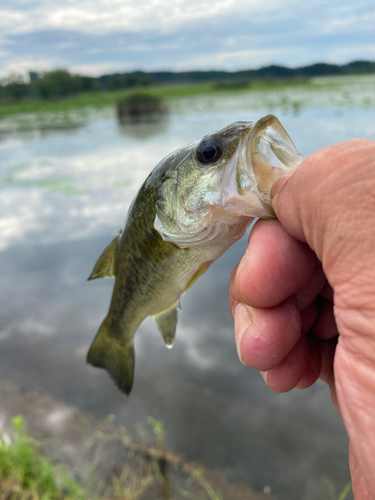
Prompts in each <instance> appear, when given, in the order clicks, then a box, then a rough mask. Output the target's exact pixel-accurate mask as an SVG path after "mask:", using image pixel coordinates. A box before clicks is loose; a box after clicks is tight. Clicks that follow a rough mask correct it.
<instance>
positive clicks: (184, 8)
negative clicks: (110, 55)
mask: <svg viewBox="0 0 375 500" xmlns="http://www.w3.org/2000/svg"><path fill="white" fill-rule="evenodd" d="M295 1H296V0H283V1H282V0H269V1H268V2H259V1H258V0H249V1H245V0H219V1H217V2H215V3H212V2H211V1H209V0H206V1H203V2H202V1H201V0H190V1H187V0H179V1H175V0H139V1H138V2H137V3H135V2H133V1H132V0H126V1H124V0H117V1H113V2H111V4H110V7H109V4H108V2H107V0H82V1H81V2H79V4H77V3H76V2H72V1H71V0H62V1H60V2H58V3H51V2H46V1H39V2H37V3H35V4H34V7H31V8H29V9H27V10H23V9H22V8H21V7H20V8H19V10H16V9H15V5H13V6H12V7H10V8H7V9H4V8H3V9H1V10H0V26H1V27H2V28H3V29H5V30H8V31H9V29H10V28H11V30H12V33H26V32H32V31H37V30H41V29H43V30H45V29H69V30H77V29H79V30H80V31H83V32H89V33H93V32H95V33H98V34H99V33H109V32H112V31H117V30H125V31H129V32H140V31H158V32H171V31H174V30H176V29H178V28H179V27H181V26H182V25H184V24H186V23H190V22H195V21H198V20H204V19H212V18H215V17H225V16H228V15H238V14H243V13H244V12H246V13H252V14H254V15H256V14H258V13H261V12H270V11H273V10H276V9H280V8H285V7H286V5H287V4H288V3H289V4H291V3H294V2H295ZM18 4H19V2H18ZM19 5H20V4H19ZM16 6H17V3H16Z"/></svg>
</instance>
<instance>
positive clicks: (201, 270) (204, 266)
mask: <svg viewBox="0 0 375 500" xmlns="http://www.w3.org/2000/svg"><path fill="white" fill-rule="evenodd" d="M211 264H212V261H209V262H204V263H203V264H202V265H201V267H200V268H199V269H198V271H196V272H195V273H194V274H193V276H191V277H190V279H189V281H188V282H187V283H186V285H185V288H184V291H183V295H184V294H185V293H186V292H187V291H188V290H189V288H190V287H192V286H193V285H194V283H195V282H196V281H197V279H198V278H200V277H201V276H202V275H203V274H204V273H205V272H206V271H207V269H208V268H209V267H210V265H211Z"/></svg>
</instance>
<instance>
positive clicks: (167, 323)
mask: <svg viewBox="0 0 375 500" xmlns="http://www.w3.org/2000/svg"><path fill="white" fill-rule="evenodd" d="M179 306H180V301H178V302H177V303H176V304H173V306H172V307H170V308H168V309H165V310H164V311H162V312H161V313H159V314H155V316H153V318H154V320H155V321H156V324H157V327H158V328H159V331H160V333H161V334H162V336H163V339H164V342H165V345H166V346H167V347H169V348H171V347H173V343H174V337H175V334H176V325H177V308H178V307H179Z"/></svg>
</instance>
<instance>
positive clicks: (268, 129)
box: [237, 115, 303, 216]
mask: <svg viewBox="0 0 375 500" xmlns="http://www.w3.org/2000/svg"><path fill="white" fill-rule="evenodd" d="M245 156H246V158H245V161H244V162H243V164H242V165H240V163H239V164H238V168H237V191H238V193H239V194H240V195H241V194H242V195H243V196H244V198H246V194H247V191H249V190H250V191H251V192H252V193H253V194H256V196H257V197H258V198H259V202H260V203H261V205H262V207H263V208H264V209H265V210H266V211H267V212H268V213H269V214H270V215H273V216H275V214H274V211H273V209H272V206H271V189H272V186H273V184H274V183H275V182H276V181H277V179H279V178H280V177H283V176H284V175H286V174H287V173H288V172H291V171H293V170H295V169H296V168H297V167H298V165H299V164H300V163H301V161H302V159H303V157H302V155H300V154H299V153H298V151H297V150H296V148H295V146H294V144H293V142H292V140H291V138H290V137H289V135H288V133H287V132H286V130H285V129H284V127H283V126H282V125H281V123H280V122H279V120H278V119H277V118H276V116H274V115H266V116H264V117H262V118H260V119H259V120H257V121H256V122H255V123H254V124H253V126H252V127H251V129H250V132H249V134H248V138H247V144H246V148H245ZM241 168H242V170H243V171H242V172H241V170H240V169H241Z"/></svg>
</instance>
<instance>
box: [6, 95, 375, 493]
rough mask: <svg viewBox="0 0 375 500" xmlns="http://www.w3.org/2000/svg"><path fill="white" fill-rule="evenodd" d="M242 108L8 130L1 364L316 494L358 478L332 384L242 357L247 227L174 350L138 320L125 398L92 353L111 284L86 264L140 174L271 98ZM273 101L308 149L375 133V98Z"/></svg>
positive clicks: (234, 465)
mask: <svg viewBox="0 0 375 500" xmlns="http://www.w3.org/2000/svg"><path fill="white" fill-rule="evenodd" d="M216 99H218V98H216ZM222 99H225V98H224V97H222ZM206 104H207V103H206ZM244 108H245V107H244V106H243V105H242V103H241V98H240V96H239V97H237V98H231V104H230V106H222V107H220V106H210V105H206V106H202V107H200V106H199V105H198V104H197V105H196V106H192V107H191V108H190V109H189V106H182V107H181V109H180V110H179V111H176V112H174V113H172V114H171V115H170V116H169V117H168V118H167V119H165V120H164V121H163V122H160V123H151V124H135V125H126V126H122V127H119V126H118V125H117V123H116V121H115V119H114V118H113V119H112V118H107V119H96V120H94V121H90V122H88V123H87V124H85V125H84V126H82V127H79V128H75V129H72V130H60V131H59V130H55V131H53V130H49V131H43V132H40V131H30V132H23V133H21V132H19V133H17V132H14V133H12V134H3V135H1V136H0V182H1V185H0V188H1V197H0V207H1V212H0V213H1V218H0V227H1V230H0V250H1V251H0V261H1V269H2V274H1V278H0V280H1V287H0V304H1V306H0V307H1V315H0V318H1V320H0V321H1V331H0V378H1V379H6V380H10V381H12V382H13V383H15V384H17V385H18V386H20V387H21V388H22V390H24V391H29V390H31V389H35V390H37V391H40V392H46V393H48V394H49V395H51V396H52V397H53V398H55V399H57V400H60V401H64V402H66V403H68V404H70V405H74V406H77V407H78V408H80V409H81V410H83V411H85V412H87V413H91V414H93V415H94V416H95V418H97V419H103V418H105V417H106V415H108V414H114V415H116V422H118V423H120V424H123V425H125V427H126V428H127V429H129V430H130V431H132V432H136V430H137V428H138V426H139V425H144V424H145V422H146V419H147V416H149V415H152V416H153V417H154V418H156V419H158V420H161V421H163V422H164V425H165V429H166V445H167V447H168V448H169V449H170V450H173V451H174V452H177V453H181V454H182V455H184V457H185V458H186V459H187V460H193V461H199V462H200V463H202V464H203V465H204V466H206V467H208V468H211V469H220V470H221V471H223V472H224V473H225V475H226V477H227V478H228V480H229V481H233V482H239V483H244V484H247V485H249V486H250V487H251V488H252V489H254V490H255V491H265V492H271V494H272V495H273V496H274V497H275V498H278V499H288V500H293V499H296V500H297V499H301V498H306V499H307V498H308V499H311V500H315V499H321V498H323V496H324V494H325V493H326V492H327V489H326V486H325V485H324V483H323V478H324V477H327V478H329V480H330V481H332V482H333V484H335V485H336V486H337V490H338V491H341V489H342V488H343V487H344V485H345V484H346V483H347V481H348V480H349V472H348V466H347V445H348V440H347V437H346V433H345V429H344V427H343V424H342V422H341V418H340V416H339V415H338V414H337V412H336V411H335V410H334V408H333V406H332V405H331V402H330V396H329V391H328V389H327V387H326V386H325V385H324V384H322V383H317V384H315V385H314V386H313V387H312V388H310V389H308V390H305V391H298V390H293V391H291V392H289V393H286V394H274V393H272V392H271V391H270V390H269V389H268V388H267V387H266V386H265V384H264V382H263V379H262V378H261V376H260V375H259V373H258V372H256V371H254V370H251V369H249V368H245V367H244V366H242V365H241V363H240V362H239V360H238V357H237V354H236V350H235V344H234V338H233V321H232V318H231V315H230V312H229V307H228V303H227V289H228V281H229V276H230V273H231V271H232V269H233V268H234V267H235V265H236V264H237V263H238V261H239V260H240V258H241V256H242V255H243V253H244V250H245V247H246V241H247V238H246V237H245V238H243V239H242V240H240V241H239V242H238V243H237V244H236V245H234V246H233V247H232V248H231V249H230V250H229V251H228V252H227V253H226V254H224V255H223V256H222V257H221V258H220V259H219V260H218V261H217V262H215V263H214V264H213V265H212V266H211V268H210V269H209V270H208V271H207V273H206V274H205V275H204V276H203V277H202V278H200V279H199V280H198V281H197V282H196V284H195V285H194V287H193V288H192V289H191V290H190V291H189V293H188V294H187V295H186V296H184V297H183V299H182V311H181V313H180V315H179V323H178V328H177V335H176V342H175V346H174V348H173V349H172V350H168V349H166V348H165V346H164V342H163V340H162V338H161V336H160V333H159V332H158V331H157V328H156V326H155V324H154V323H153V320H152V319H150V318H148V319H146V320H145V321H144V323H143V324H142V325H141V327H140V328H139V331H138V333H137V335H136V340H135V350H136V369H135V382H134V386H133V391H132V393H131V395H130V397H128V398H126V397H125V396H124V395H122V394H121V393H120V392H119V391H118V390H117V389H116V387H115V386H114V384H113V382H112V380H111V379H110V378H109V376H108V374H107V373H106V372H105V371H103V370H97V369H94V368H92V367H90V366H88V365H86V362H85V356H86V352H87V349H88V348H89V346H90V344H91V341H92V339H93V338H94V335H95V334H96V331H97V329H98V327H99V325H100V323H101V321H102V319H103V318H104V316H105V315H106V312H107V309H108V305H109V301H110V296H111V290H112V287H113V281H112V280H96V281H92V282H87V277H88V276H89V274H90V272H91V270H92V267H93V265H94V264H95V262H96V260H97V258H98V257H99V255H100V254H101V252H102V251H103V249H104V248H105V246H106V245H107V244H108V243H109V242H110V241H111V240H112V239H113V238H114V236H115V235H116V234H117V231H118V230H119V229H121V228H122V227H123V223H124V219H125V216H126V212H127V210H128V208H129V205H130V203H131V201H132V199H133V197H134V195H135V194H136V192H137V190H138V189H139V187H140V185H141V184H142V182H143V180H144V179H145V177H146V176H147V175H148V173H149V172H150V171H151V169H152V168H153V167H154V166H155V165H156V164H157V163H158V162H159V161H160V159H162V158H163V157H164V156H166V155H167V154H168V153H170V152H171V151H172V150H174V149H176V148H178V147H180V146H181V145H184V144H186V143H188V142H190V141H193V140H195V139H197V138H200V137H202V136H203V135H205V134H206V133H210V132H212V131H214V130H216V129H218V128H220V127H222V126H224V125H227V124H228V123H230V122H232V121H237V120H254V119H257V118H258V117H260V116H262V115H263V114H266V113H267V112H269V109H263V110H256V111H254V110H252V109H250V108H249V109H244ZM273 111H274V112H275V114H277V116H278V117H279V119H280V121H281V122H282V124H283V125H284V127H285V128H286V130H287V131H288V133H289V134H290V136H291V137H292V139H293V141H294V143H295V145H296V147H297V149H298V150H299V151H300V152H301V153H302V154H303V155H308V154H309V153H311V152H313V151H314V150H316V149H318V148H321V147H324V146H327V145H329V144H332V143H335V142H338V141H342V140H345V139H349V138H352V137H368V138H372V139H374V138H375V120H374V111H373V110H368V111H365V110H363V109H362V110H361V109H341V110H340V111H339V112H338V111H337V109H335V108H330V107H323V108H321V109H319V108H317V109H310V110H308V109H307V110H304V111H303V112H301V113H299V114H297V115H292V114H289V113H284V112H283V111H282V110H280V111H277V110H273Z"/></svg>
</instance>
